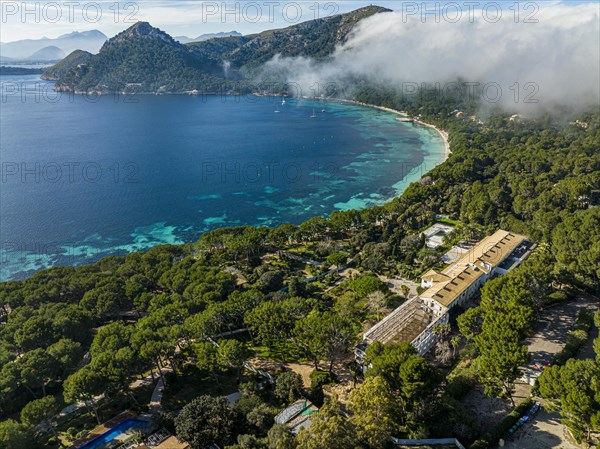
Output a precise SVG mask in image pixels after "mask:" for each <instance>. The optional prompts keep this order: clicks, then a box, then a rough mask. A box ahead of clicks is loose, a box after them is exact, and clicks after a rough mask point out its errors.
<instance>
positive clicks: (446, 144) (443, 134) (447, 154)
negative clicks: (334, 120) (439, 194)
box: [332, 98, 452, 162]
mask: <svg viewBox="0 0 600 449" xmlns="http://www.w3.org/2000/svg"><path fill="white" fill-rule="evenodd" d="M332 100H333V99H332ZM333 101H338V102H340V103H348V104H354V105H357V106H364V107H367V108H374V109H379V110H380V111H384V112H389V113H392V114H396V115H399V116H401V117H406V118H410V116H409V115H408V114H407V113H406V112H403V111H398V110H397V109H392V108H388V107H386V106H377V105H375V104H370V103H363V102H362V101H356V100H345V99H341V98H338V99H335V100H333ZM412 120H413V122H412V123H417V124H419V125H421V126H425V127H426V128H431V129H433V130H435V131H436V132H437V133H438V134H439V135H440V137H441V138H442V140H443V141H444V162H445V161H446V159H448V158H449V157H450V155H451V154H452V149H451V148H450V142H449V141H448V137H449V136H448V132H447V131H444V130H443V129H440V128H438V127H437V126H435V125H432V124H431V123H427V122H424V121H422V120H417V119H412Z"/></svg>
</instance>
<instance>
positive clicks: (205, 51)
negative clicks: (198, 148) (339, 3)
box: [48, 6, 390, 93]
mask: <svg viewBox="0 0 600 449" xmlns="http://www.w3.org/2000/svg"><path fill="white" fill-rule="evenodd" d="M388 11H390V10H389V9H386V8H382V7H377V6H368V7H365V8H360V9H357V10H355V11H351V12H349V13H345V14H340V15H336V16H331V17H327V18H321V19H315V20H311V21H308V22H303V23H300V24H297V25H292V26H290V27H287V28H282V29H277V30H267V31H264V32H262V33H257V34H253V35H248V36H229V37H222V38H213V39H208V40H205V41H203V42H193V43H189V44H186V45H184V44H181V43H180V42H178V41H177V40H175V39H174V38H173V37H171V36H170V35H169V34H167V33H166V32H164V31H162V30H160V29H159V28H155V27H153V26H152V25H150V24H149V23H148V22H137V23H135V24H134V25H132V26H130V27H129V28H127V29H126V30H124V31H122V32H120V33H118V34H117V35H116V36H114V37H112V38H110V39H108V40H107V41H106V42H105V43H104V45H103V46H102V48H101V49H100V51H99V52H98V54H97V55H93V56H92V57H90V58H89V59H87V61H85V62H84V63H78V64H76V65H74V66H73V67H71V69H70V70H69V71H68V72H67V73H65V74H62V76H60V78H59V79H58V81H57V84H56V89H57V90H59V91H71V92H90V91H93V92H100V93H111V92H123V91H128V89H131V87H132V86H135V89H136V91H137V92H143V93H184V92H195V91H198V92H204V93H215V92H231V91H237V92H239V91H243V90H247V89H248V88H249V84H250V83H249V81H251V79H252V77H253V75H254V73H255V71H256V70H257V69H258V68H259V67H260V66H262V65H263V64H264V63H265V62H267V61H269V60H270V59H272V58H273V57H274V56H276V55H281V56H287V57H293V56H306V57H313V58H316V59H319V58H325V57H327V56H329V55H330V54H331V53H332V52H333V51H334V50H335V48H336V46H337V45H339V44H341V43H343V42H344V41H345V39H346V38H347V37H348V35H349V34H350V32H351V30H352V29H353V28H354V26H355V25H356V24H357V23H358V22H359V21H360V20H362V19H364V18H366V17H369V16H371V15H373V14H377V13H382V12H388ZM65 66H66V64H63V67H62V68H63V69H64V68H65ZM51 72H55V73H56V72H57V71H56V70H53V68H50V69H49V71H48V73H51ZM61 72H62V70H61Z"/></svg>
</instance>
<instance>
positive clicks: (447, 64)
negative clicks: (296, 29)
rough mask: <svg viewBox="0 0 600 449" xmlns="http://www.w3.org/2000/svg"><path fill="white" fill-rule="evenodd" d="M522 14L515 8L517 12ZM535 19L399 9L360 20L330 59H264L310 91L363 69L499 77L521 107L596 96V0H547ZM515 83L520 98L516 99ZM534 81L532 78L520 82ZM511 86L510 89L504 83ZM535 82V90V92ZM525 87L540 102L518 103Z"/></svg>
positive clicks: (432, 76) (385, 76) (416, 75)
mask: <svg viewBox="0 0 600 449" xmlns="http://www.w3.org/2000/svg"><path fill="white" fill-rule="evenodd" d="M522 18H523V17H522V16H521V19H522ZM535 18H537V20H538V22H537V23H522V22H520V23H515V20H514V17H513V15H512V14H504V15H503V18H502V19H501V20H500V21H498V22H497V23H490V22H487V21H486V20H483V19H482V17H481V15H476V16H475V20H474V21H473V23H471V21H470V20H467V19H466V18H465V19H464V20H461V21H459V22H457V23H450V22H448V21H444V20H441V21H440V22H439V23H436V21H435V20H433V18H430V20H425V23H423V22H422V21H421V20H420V18H419V17H418V15H417V16H414V17H413V16H411V17H406V15H403V14H402V13H398V12H395V13H384V14H377V15H375V16H372V17H370V18H368V19H365V20H363V21H362V22H360V23H359V24H358V26H357V27H356V28H355V30H354V32H353V35H352V36H351V37H350V39H349V40H348V41H347V43H345V44H344V45H343V46H341V47H340V48H338V50H337V52H336V54H335V56H334V58H333V61H331V62H328V63H325V64H317V63H315V62H314V61H311V60H307V59H305V58H294V59H281V58H277V59H275V60H274V61H271V63H270V67H271V68H273V69H276V70H282V71H285V73H286V74H287V78H288V81H290V82H296V83H299V84H300V85H302V86H303V91H304V92H307V91H309V86H311V85H314V83H317V82H318V83H320V84H321V85H323V84H326V83H332V82H333V83H336V82H340V80H344V79H346V78H348V77H356V76H359V77H369V78H370V79H372V80H379V81H382V82H385V83H388V84H390V85H396V86H398V85H401V83H411V82H416V83H422V82H430V83H435V82H439V83H445V82H449V81H453V80H456V79H457V78H458V77H461V78H462V79H464V80H466V81H469V82H480V83H498V84H499V85H500V86H501V87H502V89H503V92H502V100H501V102H503V104H504V105H505V106H510V107H511V108H515V109H518V110H522V111H527V109H528V108H537V107H538V106H542V107H548V108H550V107H551V106H552V105H553V104H554V103H563V104H564V103H566V104H568V105H572V106H576V105H580V104H583V103H590V102H592V103H596V104H597V103H598V101H599V95H600V93H599V89H600V87H599V86H600V47H599V46H600V39H599V36H600V25H599V24H600V13H599V6H598V4H579V5H576V6H566V5H564V4H556V3H555V4H552V5H546V6H544V7H543V8H541V9H540V11H539V12H538V13H537V14H536V15H535ZM515 83H519V84H518V86H519V89H518V91H519V93H520V95H519V98H518V102H517V104H515V99H514V96H515V92H514V89H515V87H516V85H515ZM526 83H534V84H526ZM511 86H512V88H513V90H511ZM536 86H537V87H539V92H537V93H534V90H535V89H536ZM528 94H531V98H530V99H537V100H539V104H537V105H536V104H531V103H524V100H525V98H526V96H527V95H528Z"/></svg>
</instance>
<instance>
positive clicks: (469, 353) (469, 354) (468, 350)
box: [458, 341, 478, 360]
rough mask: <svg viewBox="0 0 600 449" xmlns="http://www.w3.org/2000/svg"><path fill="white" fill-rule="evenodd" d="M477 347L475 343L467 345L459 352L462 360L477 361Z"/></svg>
mask: <svg viewBox="0 0 600 449" xmlns="http://www.w3.org/2000/svg"><path fill="white" fill-rule="evenodd" d="M477 354H478V351H477V345H475V342H472V341H471V342H469V343H467V344H465V345H464V346H463V347H462V348H461V349H460V350H459V351H458V355H459V356H460V358H461V359H466V360H475V359H476V358H477Z"/></svg>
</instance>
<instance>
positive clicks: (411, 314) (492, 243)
mask: <svg viewBox="0 0 600 449" xmlns="http://www.w3.org/2000/svg"><path fill="white" fill-rule="evenodd" d="M526 241H527V237H525V236H523V235H519V234H513V233H511V232H508V231H504V230H498V231H496V232H495V233H494V234H492V235H490V236H488V237H486V238H484V239H483V240H481V241H480V242H479V243H477V244H476V245H475V246H473V247H472V248H470V249H469V250H468V251H467V252H465V253H464V254H463V255H462V256H461V257H460V258H459V259H458V260H456V261H455V262H454V263H452V264H451V265H448V266H447V267H446V268H444V269H443V270H442V271H439V272H438V271H435V270H429V271H427V272H426V273H425V274H424V275H423V276H422V279H421V287H422V288H424V289H426V290H425V291H423V293H421V294H420V295H419V296H418V297H417V298H413V299H411V300H409V301H406V302H405V303H403V304H402V305H401V306H400V307H398V308H397V309H396V310H394V311H393V312H392V313H390V314H389V315H387V316H386V317H385V318H383V319H382V320H381V321H380V322H378V323H377V324H375V325H374V326H373V327H372V328H371V329H369V330H368V331H366V332H365V333H364V335H363V344H361V345H359V346H358V347H357V348H356V351H355V352H356V356H357V359H359V360H361V359H362V357H363V356H364V354H365V350H366V347H367V346H368V345H369V344H372V343H373V342H375V341H380V342H381V343H384V344H385V343H391V342H394V343H400V342H406V341H408V342H411V343H412V345H413V346H414V347H415V348H416V349H417V351H418V353H419V354H421V355H423V354H425V353H427V352H428V351H429V350H430V349H431V348H432V347H433V345H434V344H435V342H436V340H437V337H436V336H435V333H434V332H433V329H434V328H435V327H437V326H439V325H441V324H446V323H448V321H449V316H448V311H449V310H450V309H451V308H453V307H455V306H457V305H461V304H463V303H464V302H465V301H467V300H468V299H469V298H470V297H472V296H473V295H474V294H475V293H476V292H477V291H479V288H480V287H481V286H482V285H483V284H484V283H485V282H486V281H487V280H488V279H490V278H492V277H493V276H495V275H501V274H503V273H505V272H506V271H508V270H510V269H513V268H514V267H516V266H518V265H519V264H520V263H521V262H522V261H523V260H525V259H526V258H527V257H528V256H529V254H530V251H529V250H528V245H527V243H526Z"/></svg>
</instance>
